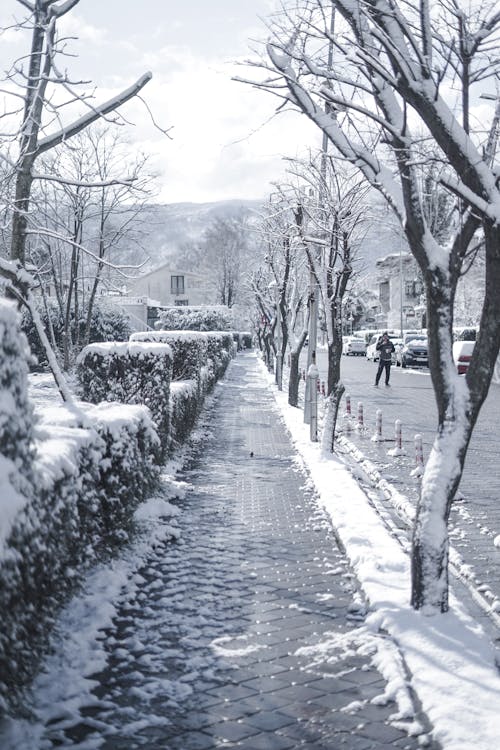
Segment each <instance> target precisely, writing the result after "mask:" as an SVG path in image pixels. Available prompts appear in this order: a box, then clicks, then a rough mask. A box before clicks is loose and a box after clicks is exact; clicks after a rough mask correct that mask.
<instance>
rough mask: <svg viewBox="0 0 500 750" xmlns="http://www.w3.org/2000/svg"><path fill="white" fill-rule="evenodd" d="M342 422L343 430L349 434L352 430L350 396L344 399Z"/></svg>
mask: <svg viewBox="0 0 500 750" xmlns="http://www.w3.org/2000/svg"><path fill="white" fill-rule="evenodd" d="M343 420H344V429H345V430H346V431H347V432H350V431H351V430H352V428H353V423H352V414H351V397H350V396H346V397H345V412H344V416H343Z"/></svg>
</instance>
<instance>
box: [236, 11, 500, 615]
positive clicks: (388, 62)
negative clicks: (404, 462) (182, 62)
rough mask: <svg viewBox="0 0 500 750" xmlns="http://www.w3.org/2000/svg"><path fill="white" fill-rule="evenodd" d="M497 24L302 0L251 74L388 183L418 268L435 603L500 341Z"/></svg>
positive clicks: (417, 582) (417, 580)
mask: <svg viewBox="0 0 500 750" xmlns="http://www.w3.org/2000/svg"><path fill="white" fill-rule="evenodd" d="M499 37H500V12H499V11H498V9H497V7H496V6H495V5H494V4H491V5H490V4H488V3H487V2H484V3H478V4H475V5H474V6H470V4H468V3H465V2H461V0H437V2H436V3H433V4H432V6H431V4H430V3H428V2H427V0H419V2H417V3H415V4H414V5H411V4H409V3H406V2H396V1H395V0H331V1H328V2H325V0H305V2H303V3H301V5H300V8H298V7H296V6H294V8H293V9H290V10H286V9H285V10H284V11H283V13H282V14H281V16H278V17H276V18H274V19H273V21H272V22H270V39H269V41H268V43H267V45H266V49H265V53H263V55H262V57H261V59H260V60H258V61H254V62H253V63H251V65H252V66H253V67H254V68H258V69H260V70H262V71H264V75H263V76H260V77H254V78H253V79H251V80H248V79H246V82H247V83H251V84H252V85H253V86H256V87H258V88H260V89H262V90H263V91H266V92H270V93H272V94H274V95H275V96H278V97H279V98H280V99H281V100H282V101H284V102H285V103H286V105H287V106H290V104H291V105H292V106H294V107H295V108H296V109H297V110H298V111H300V112H301V113H303V114H304V115H305V116H306V117H308V118H309V119H310V120H311V121H312V122H314V123H315V124H316V125H317V127H318V129H319V130H320V131H321V132H322V133H323V135H324V137H325V138H326V140H327V142H328V143H329V144H330V146H331V148H332V149H333V150H334V152H335V154H337V155H338V157H339V158H340V159H342V160H343V161H344V162H345V163H348V164H351V165H352V166H353V168H355V169H356V170H357V172H358V174H359V177H360V178H361V179H362V180H364V181H365V182H366V184H368V185H370V186H371V187H372V188H374V189H375V190H377V191H378V192H379V193H380V195H381V196H382V197H383V199H384V200H385V201H386V203H387V205H388V206H389V207H390V209H391V210H392V212H393V213H394V215H395V217H396V218H397V220H398V221H399V223H400V225H401V227H402V230H403V231H404V233H405V235H406V238H407V241H408V245H409V247H410V249H411V252H412V253H413V255H414V257H415V259H416V261H417V263H418V265H419V267H420V271H421V274H422V278H423V279H424V284H425V292H426V300H427V328H428V337H429V360H430V371H431V378H432V383H433V387H434V392H435V395H436V402H437V408H438V425H437V431H436V438H435V441H434V445H433V448H432V451H431V454H430V457H429V460H428V462H427V466H426V470H425V474H424V477H423V481H422V489H421V494H420V499H419V503H418V509H417V519H416V524H415V528H414V535H413V550H412V593H411V601H412V604H413V606H414V607H415V608H417V609H426V610H429V611H436V610H437V611H442V612H444V611H446V610H447V608H448V534H447V525H448V518H449V514H450V508H451V504H452V502H453V498H454V496H455V492H456V489H457V487H458V484H459V482H460V478H461V475H462V470H463V465H464V461H465V456H466V453H467V447H468V444H469V441H470V437H471V434H472V430H473V428H474V425H475V423H476V420H477V417H478V414H479V411H480V409H481V406H482V404H483V403H484V400H485V398H486V395H487V393H488V389H489V385H490V382H491V379H492V375H493V372H494V367H495V362H496V359H497V356H498V352H499V348H500V295H499V294H498V289H499V288H500V190H499V183H498V169H497V166H496V163H495V152H496V143H497V139H498V124H499V120H500V105H499V100H498V99H497V100H496V109H495V108H493V107H492V114H491V118H490V124H489V125H487V126H486V127H485V126H484V125H483V124H478V122H477V121H475V118H474V111H473V107H472V104H473V103H474V102H475V100H476V99H477V97H478V96H479V94H480V93H481V92H482V91H484V90H485V88H486V90H488V88H489V89H491V84H492V82H494V81H495V80H498V78H499V74H500V60H499V56H498V48H499ZM451 92H458V101H455V99H456V98H457V97H456V96H453V95H452V94H451ZM493 98H494V96H493ZM429 195H433V196H434V197H436V196H437V197H438V203H437V204H436V203H434V204H432V203H430V202H429ZM443 195H446V196H447V197H446V198H445V199H443V198H439V196H443ZM450 197H451V199H452V200H451V201H450ZM439 201H441V208H439ZM443 204H445V205H446V214H447V215H448V220H447V223H446V226H445V231H443V226H442V224H441V222H440V221H438V220H437V218H439V217H440V216H442V206H443ZM432 205H434V209H435V208H436V205H437V206H438V211H437V212H436V211H435V210H433V211H431V210H430V209H431V208H432ZM479 255H482V257H483V262H484V289H485V293H484V297H483V300H482V305H481V313H480V331H479V335H478V339H477V341H476V346H475V349H474V354H473V357H472V361H471V364H470V367H469V370H468V373H467V376H466V378H465V380H464V379H463V378H462V379H461V378H460V377H459V376H458V375H457V373H456V370H455V367H454V363H453V358H452V341H453V337H452V327H453V320H454V310H455V297H456V290H457V284H458V282H459V280H460V278H461V276H462V274H463V273H464V272H465V271H466V270H467V268H468V267H469V266H470V264H471V262H473V261H474V259H475V258H476V257H478V256H479Z"/></svg>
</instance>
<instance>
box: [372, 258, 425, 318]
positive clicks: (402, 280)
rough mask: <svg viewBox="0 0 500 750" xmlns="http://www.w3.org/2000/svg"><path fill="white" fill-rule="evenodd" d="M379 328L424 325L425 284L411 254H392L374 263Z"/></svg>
mask: <svg viewBox="0 0 500 750" xmlns="http://www.w3.org/2000/svg"><path fill="white" fill-rule="evenodd" d="M375 269H376V278H377V282H378V291H379V302H380V311H381V312H380V316H379V319H378V321H377V323H378V324H379V325H380V327H384V328H388V329H394V330H403V329H406V328H417V329H420V328H423V327H425V304H424V285H423V283H422V277H421V274H420V269H419V267H418V265H417V262H416V260H415V258H414V257H413V255H411V253H395V254H394V255H387V256H386V257H385V258H380V260H378V261H377V262H376V264H375Z"/></svg>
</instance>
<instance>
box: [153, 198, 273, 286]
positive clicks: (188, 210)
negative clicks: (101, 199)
mask: <svg viewBox="0 0 500 750" xmlns="http://www.w3.org/2000/svg"><path fill="white" fill-rule="evenodd" d="M261 205H262V204H261V203H260V202H259V201H251V200H227V201H215V202H213V203H168V204H151V205H150V206H147V207H146V208H145V209H144V211H143V212H142V213H141V234H142V242H141V244H142V245H143V247H144V249H145V252H146V255H147V258H148V259H147V261H146V264H145V266H144V268H143V271H144V272H146V271H150V270H152V269H154V268H156V267H157V266H160V265H161V264H162V263H165V262H167V261H168V259H169V258H172V257H175V255H176V254H177V253H178V251H179V249H180V248H181V247H182V245H183V244H185V243H186V242H192V241H196V240H199V239H200V238H201V237H202V235H203V233H204V231H205V230H206V229H207V228H208V227H209V225H210V223H211V222H212V221H213V220H214V219H215V218H224V219H226V218H231V217H235V216H242V215H244V216H250V215H252V214H253V213H255V212H257V211H258V210H259V208H260V206H261Z"/></svg>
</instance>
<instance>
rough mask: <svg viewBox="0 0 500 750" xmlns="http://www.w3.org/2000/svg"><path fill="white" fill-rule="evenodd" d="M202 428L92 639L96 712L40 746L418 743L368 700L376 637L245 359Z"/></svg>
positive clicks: (377, 678) (251, 747) (322, 747)
mask: <svg viewBox="0 0 500 750" xmlns="http://www.w3.org/2000/svg"><path fill="white" fill-rule="evenodd" d="M210 428H211V435H210V436H209V438H208V439H207V442H206V443H205V445H203V447H202V449H200V451H199V455H198V457H197V458H196V459H195V461H194V463H193V464H192V465H191V467H190V468H189V470H187V471H186V473H185V477H184V479H186V480H187V481H188V482H189V483H190V484H191V485H192V487H193V489H192V491H191V492H189V493H188V495H187V497H186V498H185V500H184V501H182V510H183V512H182V514H181V515H180V516H179V521H178V522H179V527H180V530H181V536H180V538H179V540H178V541H176V542H172V541H171V542H168V543H165V544H162V545H160V546H159V547H157V548H156V549H155V550H154V551H153V552H152V554H151V557H150V559H149V560H148V561H147V563H146V564H145V565H144V568H143V569H142V570H141V571H139V575H138V576H137V581H136V583H137V586H136V587H135V589H134V595H133V597H132V598H130V599H129V600H128V601H127V602H126V603H125V604H123V606H122V607H121V609H120V611H119V613H118V616H117V617H116V618H115V620H114V623H113V627H112V628H111V629H110V630H108V631H107V632H106V633H103V634H102V635H103V639H105V642H106V649H107V653H108V662H107V668H106V669H105V670H104V671H102V672H101V673H100V674H97V675H94V676H93V678H94V679H95V680H96V687H95V690H94V693H95V696H96V698H97V699H99V703H98V705H96V706H94V707H92V706H90V707H88V709H86V710H84V711H83V712H81V714H82V715H84V716H85V718H83V719H82V720H80V721H79V722H78V723H77V724H76V725H75V723H74V722H73V723H72V724H71V725H68V722H67V720H66V719H67V717H64V716H62V717H61V718H60V720H55V719H54V720H53V721H52V722H51V725H50V726H48V727H47V728H46V732H45V737H44V744H43V748H44V750H46V749H47V748H51V747H54V748H55V747H59V748H61V747H64V748H70V747H72V748H77V747H78V748H90V747H95V748H104V750H134V749H135V748H146V750H195V749H196V748H199V749H202V748H222V747H224V748H232V747H238V748H246V749H247V750H259V748H265V750H286V749H287V748H302V749H303V750H306V749H307V748H311V749H312V748H314V750H340V749H341V748H345V749H346V750H382V749H385V750H387V749H388V748H407V750H416V749H417V748H418V747H420V746H421V745H420V743H419V738H418V737H409V736H408V735H407V733H406V732H405V731H404V729H403V728H402V726H401V723H399V724H398V723H397V722H395V721H392V722H391V719H390V717H391V715H393V714H394V713H395V712H396V711H397V707H396V706H395V704H394V703H393V702H391V701H380V700H379V701H376V702H374V703H372V702H371V701H372V699H376V698H377V697H378V698H380V696H381V695H382V694H383V693H384V690H385V688H386V683H385V682H384V680H383V678H382V677H381V675H380V674H379V673H378V672H377V671H376V669H375V668H374V666H373V664H372V662H371V659H370V652H371V651H372V650H373V648H374V645H373V644H374V643H375V641H376V640H377V638H375V637H373V636H370V635H369V634H368V633H367V632H366V631H365V630H364V629H363V613H364V603H363V599H362V596H361V594H360V592H359V591H358V590H357V584H356V581H355V579H354V576H353V575H352V573H351V571H350V570H349V566H348V564H347V561H346V558H345V556H344V554H343V552H342V550H341V549H339V545H338V543H337V540H336V537H335V535H334V533H333V530H332V528H331V525H330V522H329V520H328V519H327V518H326V517H325V515H324V514H323V512H322V510H321V509H320V508H319V506H318V504H317V503H316V500H315V497H314V495H313V494H312V492H311V490H310V489H308V487H307V480H306V477H305V476H304V475H303V473H302V472H301V470H299V468H298V467H297V464H296V462H295V457H294V452H293V448H292V446H291V443H290V441H289V439H288V437H287V435H286V433H285V430H284V427H283V425H282V423H281V422H280V420H279V417H278V414H277V412H276V409H275V406H274V401H273V398H272V395H271V394H270V393H269V390H268V389H267V387H266V384H265V382H264V379H263V378H262V376H261V375H260V374H259V370H258V367H257V362H256V358H255V356H253V355H242V356H239V357H238V358H237V359H236V360H235V361H234V362H233V363H232V365H231V367H230V370H229V373H228V376H227V379H226V381H225V382H224V384H223V385H222V386H221V387H220V389H219V391H218V396H217V399H216V402H215V405H214V407H213V410H212V414H211V415H210ZM370 639H371V640H370ZM303 647H311V649H312V651H309V652H308V653H304V652H302V653H300V649H301V648H303ZM315 647H316V649H315ZM417 716H418V718H419V720H420V721H421V722H422V723H423V726H425V725H426V722H425V717H422V716H420V715H418V709H417ZM420 739H421V740H422V739H423V738H422V737H421V738H420ZM427 747H429V748H431V749H432V750H434V749H435V748H436V746H435V745H433V744H432V743H429V744H428V745H427ZM23 750H35V749H34V748H29V749H28V748H23ZM36 750H38V748H37V749H36Z"/></svg>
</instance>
